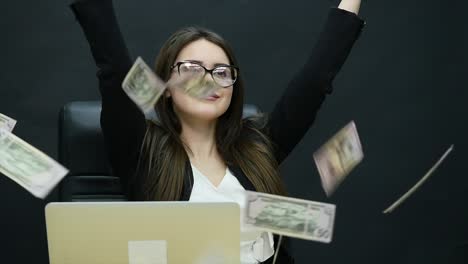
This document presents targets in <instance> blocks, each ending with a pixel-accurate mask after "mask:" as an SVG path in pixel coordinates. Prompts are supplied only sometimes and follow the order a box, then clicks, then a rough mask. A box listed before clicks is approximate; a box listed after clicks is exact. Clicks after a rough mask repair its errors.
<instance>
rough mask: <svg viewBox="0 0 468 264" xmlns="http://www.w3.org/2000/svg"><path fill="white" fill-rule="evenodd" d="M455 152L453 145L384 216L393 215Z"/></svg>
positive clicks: (385, 211)
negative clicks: (449, 155)
mask: <svg viewBox="0 0 468 264" xmlns="http://www.w3.org/2000/svg"><path fill="white" fill-rule="evenodd" d="M452 150H453V145H451V146H450V147H449V148H448V149H447V150H446V151H445V153H444V155H442V157H440V159H439V160H438V161H437V162H436V163H435V164H434V165H433V166H432V167H431V168H430V169H429V171H428V172H426V174H425V175H424V176H423V177H422V178H421V179H420V180H419V181H418V182H417V183H416V184H415V185H414V186H413V187H412V188H411V189H409V190H408V191H407V192H406V193H405V194H403V195H402V196H401V197H400V198H399V199H398V200H396V201H395V202H394V203H393V204H392V205H390V206H389V207H388V208H387V209H385V210H384V211H383V213H384V214H387V213H391V212H392V211H393V210H395V209H396V208H397V207H398V206H399V205H400V204H402V203H403V202H404V201H405V200H406V199H408V197H410V196H411V195H412V194H413V193H414V192H415V191H416V190H417V189H418V188H419V187H421V185H422V184H423V183H424V182H425V181H427V179H429V177H430V176H431V175H432V174H433V173H434V171H435V170H436V169H437V168H438V167H439V166H440V164H441V163H442V162H443V161H444V160H445V158H447V156H448V154H450V152H452Z"/></svg>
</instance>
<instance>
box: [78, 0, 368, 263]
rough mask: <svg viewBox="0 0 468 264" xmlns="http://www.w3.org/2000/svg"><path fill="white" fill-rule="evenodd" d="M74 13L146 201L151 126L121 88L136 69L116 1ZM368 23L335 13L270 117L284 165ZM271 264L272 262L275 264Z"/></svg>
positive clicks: (119, 158) (129, 169)
mask: <svg viewBox="0 0 468 264" xmlns="http://www.w3.org/2000/svg"><path fill="white" fill-rule="evenodd" d="M71 8H72V10H73V12H74V14H75V16H76V18H77V20H78V22H79V23H80V25H81V27H82V29H83V32H84V34H85V36H86V38H87V40H88V42H89V45H90V48H91V52H92V55H93V58H94V61H95V63H96V65H97V67H98V72H97V77H98V79H99V89H100V92H101V97H102V111H101V127H102V131H103V134H104V138H105V143H106V148H107V152H108V156H109V159H110V164H111V167H112V173H113V174H114V175H116V176H118V177H120V179H121V182H122V185H123V186H126V191H127V195H128V197H129V199H130V200H140V199H141V198H140V197H139V195H138V194H139V193H141V191H140V190H141V189H140V188H141V186H138V185H135V186H132V187H131V188H130V187H129V180H130V178H131V177H133V175H134V173H135V170H136V164H137V161H138V155H139V150H140V146H141V143H142V141H143V136H144V133H145V128H146V122H145V117H144V115H143V113H142V112H141V111H140V110H139V109H138V107H137V106H136V105H135V104H134V103H133V101H131V100H130V99H129V98H128V97H127V95H126V94H125V92H124V91H123V90H122V88H121V84H122V81H123V79H124V78H125V75H126V74H127V72H128V71H129V69H130V67H131V66H132V63H133V60H132V59H131V57H130V55H129V53H128V50H127V47H126V45H125V42H124V40H123V37H122V34H121V32H120V29H119V25H118V23H117V19H116V17H115V13H114V8H113V4H112V1H111V0H79V1H77V2H75V3H73V4H72V5H71ZM363 25H364V23H363V21H362V20H361V19H360V18H359V17H358V16H356V15H355V14H354V13H351V12H348V11H345V10H341V9H338V8H332V9H331V10H330V12H329V15H328V19H327V22H326V24H325V27H324V29H323V31H322V33H321V35H320V37H319V39H318V41H317V43H316V44H315V46H314V48H313V49H312V50H311V53H310V56H309V58H308V60H307V62H306V64H305V65H304V66H303V67H302V68H301V69H300V70H299V71H298V73H297V74H296V76H295V77H294V78H293V79H292V80H291V82H290V84H289V86H288V87H287V89H286V90H285V92H284V93H283V95H282V96H281V98H280V100H279V101H278V102H277V104H276V106H275V108H274V110H273V111H272V112H271V113H270V118H269V124H268V127H269V136H270V138H271V140H272V142H273V143H274V144H275V146H276V147H277V148H276V153H275V155H276V158H277V160H278V163H279V164H281V162H282V161H283V160H284V159H285V158H286V157H287V155H288V154H289V153H290V152H291V150H292V149H293V148H294V147H295V146H296V144H297V143H298V142H299V141H300V140H301V139H302V137H303V135H304V134H305V133H306V132H307V130H308V129H309V127H310V126H311V125H312V123H313V122H314V120H315V116H316V113H317V111H318V110H319V108H320V106H321V105H322V103H323V101H324V99H325V95H326V94H327V93H331V91H332V86H331V84H332V81H333V79H334V78H335V76H336V74H337V73H338V71H339V70H340V68H341V66H342V65H343V63H344V61H345V59H346V58H347V56H348V54H349V52H350V50H351V48H352V46H353V44H354V42H355V41H356V39H357V38H358V37H359V35H360V33H361V30H362V27H363ZM230 170H231V171H232V172H233V174H234V176H235V177H237V178H238V180H239V182H240V183H241V184H242V186H243V187H244V188H245V189H247V190H255V188H254V187H253V185H252V183H251V182H250V181H249V180H248V178H247V177H246V176H245V174H244V173H243V172H242V171H241V170H240V168H238V167H236V166H233V167H230ZM186 171H187V173H186V177H185V180H184V186H183V191H182V192H183V193H182V197H181V200H189V198H190V194H191V190H192V182H193V175H192V171H191V169H190V164H189V163H188V164H186ZM271 261H272V260H271V258H270V260H268V261H267V262H266V263H270V262H271ZM277 261H278V263H293V260H292V258H290V257H289V254H288V253H287V252H286V250H285V247H281V248H280V252H279V255H278V260H277Z"/></svg>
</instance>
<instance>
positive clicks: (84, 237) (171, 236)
mask: <svg viewBox="0 0 468 264" xmlns="http://www.w3.org/2000/svg"><path fill="white" fill-rule="evenodd" d="M45 216H46V228H47V241H48V247H49V260H50V264H83V263H87V264H117V263H118V264H120V263H122V264H123V263H125V264H167V263H170V264H178V263H181V264H188V263H194V264H199V263H200V264H201V263H216V264H221V263H225V264H234V263H235V264H239V263H240V209H239V205H238V204H236V203H195V202H73V203H49V204H48V205H47V206H46V208H45Z"/></svg>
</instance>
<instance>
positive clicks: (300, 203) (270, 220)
mask: <svg viewBox="0 0 468 264" xmlns="http://www.w3.org/2000/svg"><path fill="white" fill-rule="evenodd" d="M242 215H243V218H244V219H243V224H244V225H245V226H246V227H248V228H255V229H259V230H264V231H268V232H271V233H276V234H280V235H284V236H289V237H296V238H301V239H307V240H313V241H319V242H324V243H329V242H331V240H332V235H333V225H334V221H335V205H333V204H327V203H320V202H313V201H307V200H302V199H295V198H289V197H284V196H278V195H271V194H265V193H259V192H251V191H246V206H245V211H244V213H243V214H242Z"/></svg>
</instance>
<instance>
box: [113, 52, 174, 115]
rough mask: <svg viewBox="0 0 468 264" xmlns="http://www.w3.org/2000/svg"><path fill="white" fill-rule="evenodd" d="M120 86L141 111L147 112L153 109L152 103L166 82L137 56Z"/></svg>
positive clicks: (154, 102)
mask: <svg viewBox="0 0 468 264" xmlns="http://www.w3.org/2000/svg"><path fill="white" fill-rule="evenodd" d="M122 88H123V89H124V91H125V93H127V95H128V97H130V99H132V100H133V102H135V104H136V105H138V106H139V107H140V109H141V110H142V111H143V113H145V114H147V113H150V112H152V111H153V110H154V105H155V104H156V102H157V101H158V99H159V98H160V97H161V95H162V94H163V93H164V90H165V89H166V84H165V83H164V81H163V80H161V79H160V78H159V77H158V76H157V75H156V74H155V73H154V72H153V70H152V69H151V68H150V67H149V66H148V65H147V64H146V63H145V62H144V61H143V59H142V58H141V57H138V58H137V60H136V61H135V63H134V64H133V66H132V68H131V69H130V71H129V72H128V73H127V76H125V79H124V81H123V83H122Z"/></svg>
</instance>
